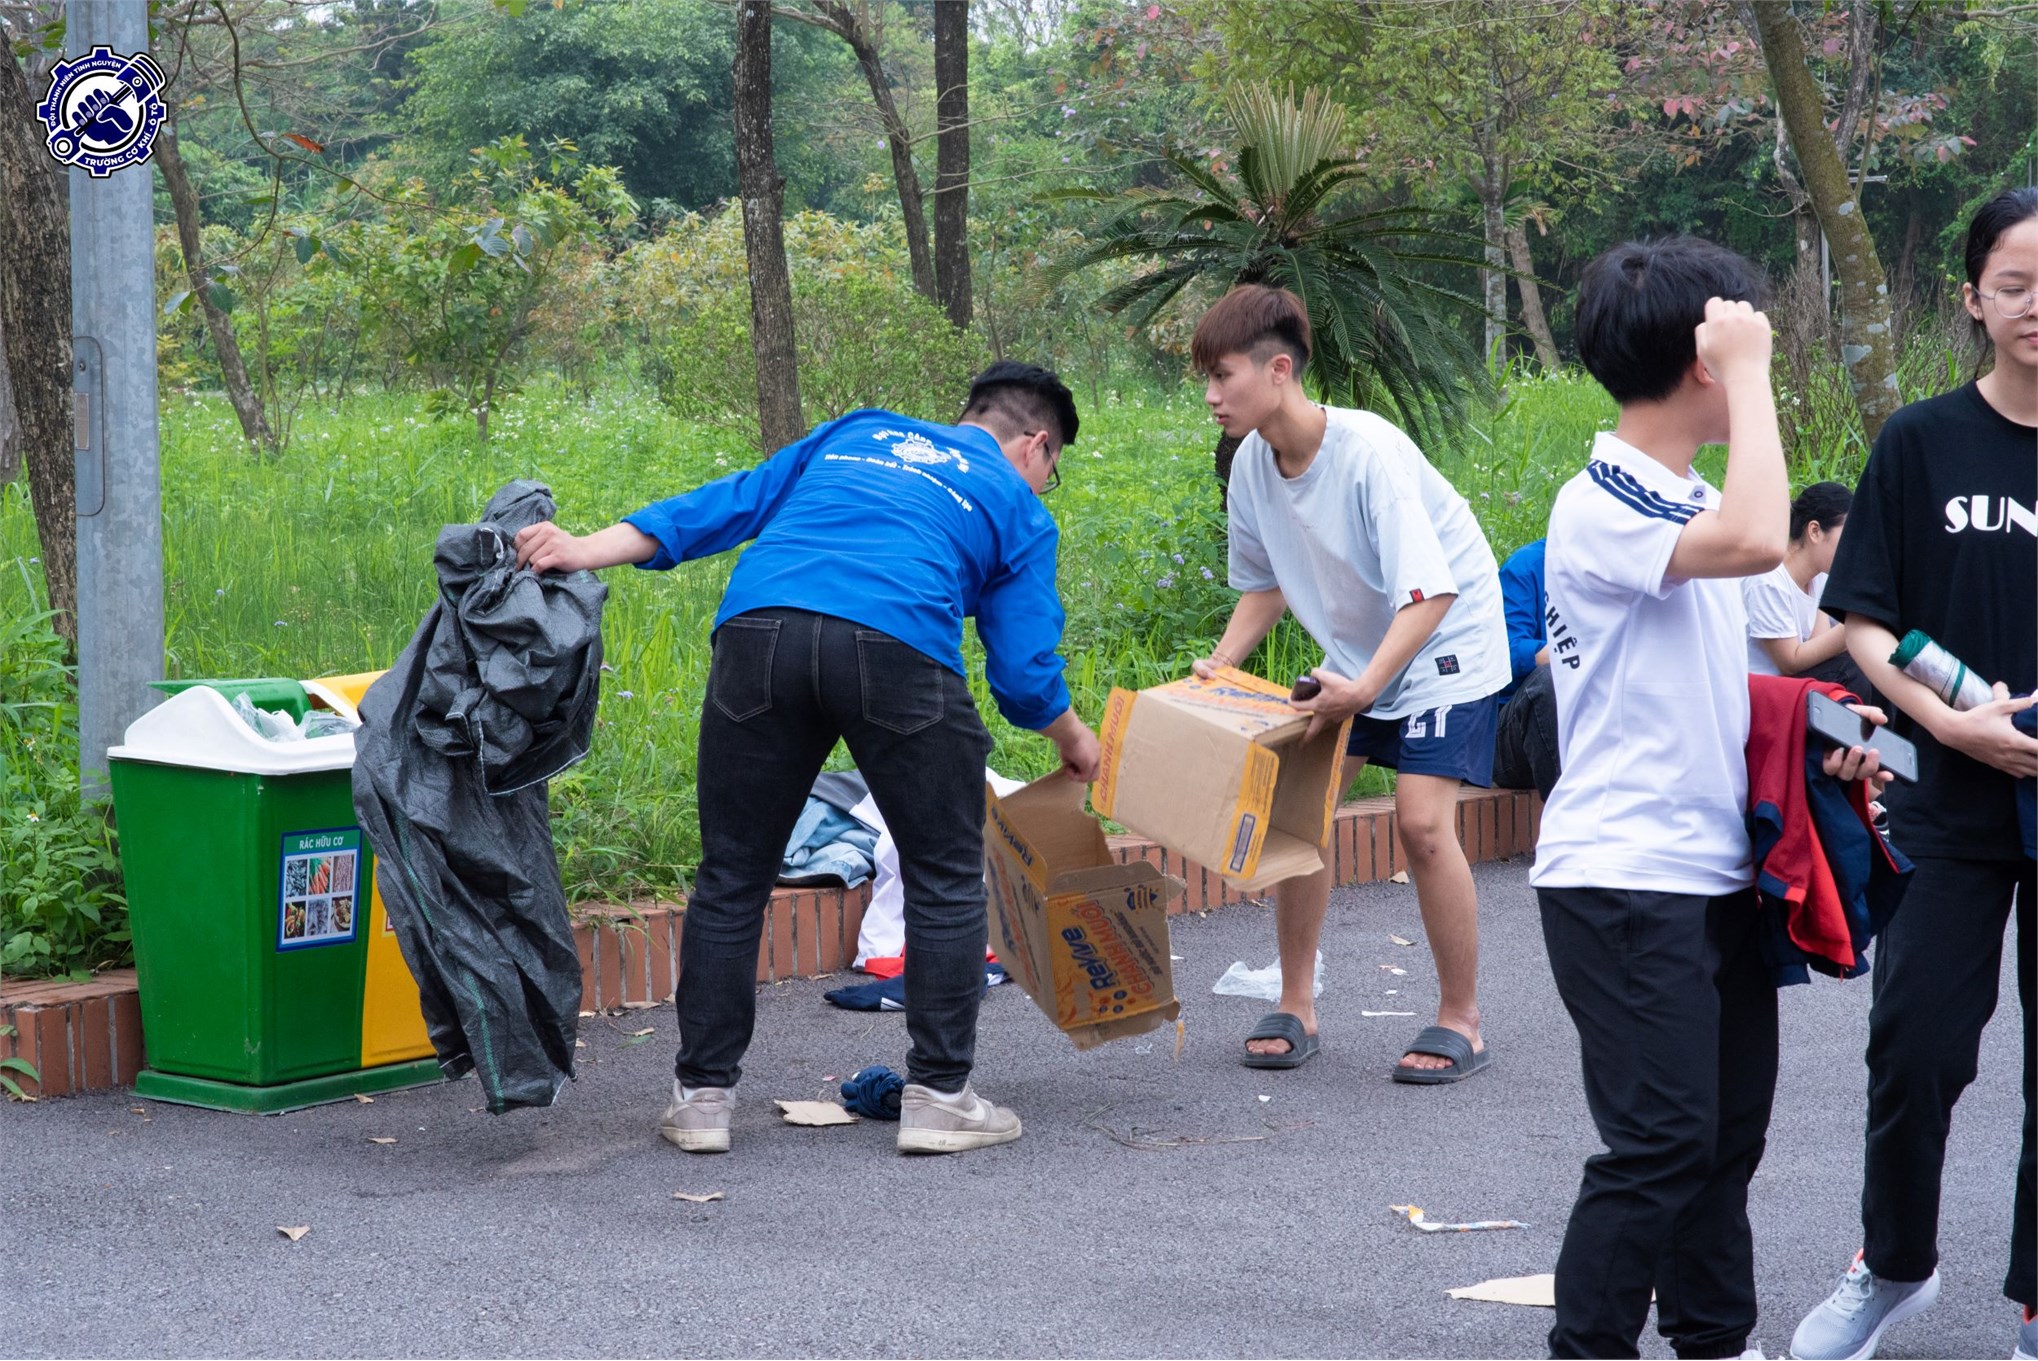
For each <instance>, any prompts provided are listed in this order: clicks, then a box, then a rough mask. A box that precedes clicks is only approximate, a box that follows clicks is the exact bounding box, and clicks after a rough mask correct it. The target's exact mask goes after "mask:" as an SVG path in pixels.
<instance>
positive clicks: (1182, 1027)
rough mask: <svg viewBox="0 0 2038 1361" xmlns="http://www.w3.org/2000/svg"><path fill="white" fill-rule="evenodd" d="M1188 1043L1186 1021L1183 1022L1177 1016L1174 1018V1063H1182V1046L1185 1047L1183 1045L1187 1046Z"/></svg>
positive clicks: (1187, 1025)
mask: <svg viewBox="0 0 2038 1361" xmlns="http://www.w3.org/2000/svg"><path fill="white" fill-rule="evenodd" d="M1188 1042H1189V1023H1188V1022H1187V1021H1185V1020H1183V1019H1182V1018H1181V1017H1179V1016H1177V1017H1176V1018H1175V1062H1176V1063H1180V1062H1181V1061H1182V1046H1183V1045H1185V1044H1187V1043H1188Z"/></svg>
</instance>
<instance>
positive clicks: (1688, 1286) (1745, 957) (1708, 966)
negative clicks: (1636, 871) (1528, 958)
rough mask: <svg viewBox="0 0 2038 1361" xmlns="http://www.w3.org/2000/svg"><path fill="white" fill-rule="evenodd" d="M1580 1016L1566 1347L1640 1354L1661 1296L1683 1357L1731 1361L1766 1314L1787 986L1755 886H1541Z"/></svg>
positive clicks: (1553, 948) (1555, 1352)
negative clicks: (1758, 1198)
mask: <svg viewBox="0 0 2038 1361" xmlns="http://www.w3.org/2000/svg"><path fill="white" fill-rule="evenodd" d="M1536 897H1537V900H1538V901H1539V903H1540V904H1541V907H1542V917H1543V940H1544V943H1545V944H1546V945H1547V946H1548V948H1549V954H1550V970H1551V972H1552V973H1554V974H1555V975H1556V979H1557V992H1558V995H1559V996H1561V997H1562V998H1563V999H1564V1006H1565V1009H1566V1010H1568V1011H1569V1012H1570V1013H1571V1019H1572V1021H1573V1022H1574V1023H1575V1024H1576V1025H1577V1027H1578V1047H1579V1053H1580V1057H1581V1058H1582V1059H1583V1061H1584V1069H1585V1103H1586V1105H1587V1106H1588V1107H1589V1108H1590V1109H1591V1111H1592V1120H1593V1123H1594V1124H1595V1125H1596V1126H1597V1127H1598V1129H1599V1137H1600V1139H1601V1141H1603V1142H1604V1143H1605V1144H1606V1149H1607V1151H1606V1152H1604V1153H1600V1154H1596V1155H1594V1156H1592V1157H1590V1158H1587V1159H1586V1160H1585V1179H1584V1181H1583V1183H1582V1184H1581V1185H1580V1187H1579V1190H1578V1203H1577V1204H1576V1206H1574V1207H1573V1209H1572V1211H1571V1222H1570V1225H1569V1227H1568V1228H1567V1229H1566V1230H1565V1232H1564V1246H1563V1249H1562V1251H1561V1252H1560V1253H1559V1254H1558V1257H1557V1324H1556V1326H1555V1327H1554V1328H1552V1329H1551V1330H1550V1354H1551V1355H1552V1356H1593V1357H1620V1356H1635V1355H1637V1354H1638V1351H1637V1346H1638V1343H1639V1341H1640V1338H1641V1333H1642V1326H1643V1324H1644V1323H1645V1322H1646V1321H1647V1319H1648V1313H1649V1292H1650V1289H1651V1288H1652V1287H1653V1288H1654V1290H1655V1292H1656V1312H1657V1325H1658V1327H1659V1328H1660V1330H1661V1331H1662V1333H1663V1335H1664V1336H1665V1337H1666V1338H1668V1339H1669V1340H1670V1343H1671V1345H1672V1346H1673V1347H1674V1348H1675V1349H1676V1351H1677V1354H1678V1355H1679V1356H1694V1357H1695V1356H1713V1357H1717V1356H1734V1355H1737V1354H1739V1353H1740V1352H1741V1351H1742V1350H1743V1349H1744V1348H1745V1347H1746V1346H1747V1345H1748V1333H1749V1331H1750V1330H1751V1329H1753V1328H1754V1326H1755V1253H1754V1238H1753V1235H1752V1233H1751V1232H1750V1230H1749V1227H1748V1182H1749V1179H1750V1178H1752V1177H1753V1176H1754V1175H1755V1167H1756V1164H1758V1163H1759V1162H1761V1161H1762V1149H1763V1145H1764V1142H1765V1140H1766V1138H1767V1135H1768V1130H1769V1106H1770V1101H1771V1098H1772V1097H1774V1095H1775V1093H1776V1065H1777V1038H1776V1034H1777V1032H1776V985H1775V983H1774V982H1773V981H1772V979H1771V975H1770V972H1769V969H1768V967H1767V966H1766V965H1764V964H1763V962H1762V950H1761V946H1760V942H1759V939H1758V935H1757V932H1756V929H1755V924H1756V923H1755V899H1754V894H1753V892H1752V891H1749V892H1742V893H1735V894H1729V895H1727V896H1724V897H1717V898H1707V897H1702V896H1697V895H1691V894H1677V893H1650V892H1627V891H1623V890H1620V889H1600V888H1554V889H1538V890H1537V891H1536Z"/></svg>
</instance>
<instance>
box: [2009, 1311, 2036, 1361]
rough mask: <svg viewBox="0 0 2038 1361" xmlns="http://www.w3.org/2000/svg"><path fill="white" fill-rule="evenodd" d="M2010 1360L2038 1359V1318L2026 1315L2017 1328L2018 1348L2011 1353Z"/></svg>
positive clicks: (2030, 1360)
mask: <svg viewBox="0 0 2038 1361" xmlns="http://www.w3.org/2000/svg"><path fill="white" fill-rule="evenodd" d="M2010 1361H2038V1318H2034V1317H2032V1316H2031V1315H2029V1314H2026V1315H2024V1322H2023V1325H2022V1326H2021V1327H2019V1328H2018V1329H2017V1349H2016V1350H2015V1351H2013V1352H2011V1353H2010Z"/></svg>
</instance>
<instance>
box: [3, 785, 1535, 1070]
mask: <svg viewBox="0 0 2038 1361" xmlns="http://www.w3.org/2000/svg"><path fill="white" fill-rule="evenodd" d="M1541 822H1542V804H1541V800H1539V799H1537V798H1536V796H1535V795H1534V794H1531V793H1527V792H1522V791H1517V790H1507V789H1471V788H1467V789H1463V790H1461V791H1459V795H1458V838H1459V840H1460V841H1461V842H1463V843H1464V847H1465V857H1466V859H1468V860H1471V861H1473V862H1474V863H1477V862H1480V861H1489V860H1505V859H1508V858H1510V857H1512V856H1516V855H1521V854H1525V853H1526V852H1528V851H1529V850H1531V849H1532V848H1533V847H1534V846H1535V844H1536V832H1537V830H1538V828H1539V827H1540V825H1541ZM1111 851H1112V854H1113V855H1115V856H1116V857H1117V858H1118V860H1119V861H1120V863H1125V862H1129V861H1132V860H1145V861H1147V862H1148V863H1150V864H1153V865H1155V866H1156V867H1158V868H1159V869H1160V870H1161V872H1162V873H1164V874H1172V875H1175V876H1177V877H1178V878H1180V879H1181V880H1182V881H1183V882H1184V883H1185V884H1186V885H1187V889H1188V891H1187V892H1186V893H1184V894H1183V895H1182V896H1181V897H1180V898H1178V899H1176V900H1175V902H1174V903H1173V904H1171V905H1170V909H1169V910H1170V911H1171V912H1175V913H1181V912H1209V911H1212V910H1214V909H1216V908H1219V907H1223V906H1227V905H1230V904H1233V903H1243V902H1257V901H1262V899H1261V898H1258V897H1252V896H1249V895H1246V894H1242V893H1240V892H1238V890H1236V889H1234V888H1232V887H1231V886H1230V885H1229V884H1226V883H1225V882H1224V881H1223V880H1222V879H1221V878H1219V877H1218V876H1217V875H1216V874H1215V873H1213V872H1211V871H1210V870H1208V869H1205V868H1204V867H1203V866H1202V865H1199V864H1197V863H1196V862H1194V861H1192V860H1187V859H1185V858H1183V857H1182V856H1180V855H1177V854H1175V853H1174V852H1172V851H1169V850H1167V849H1166V848H1165V847H1162V846H1157V845H1155V844H1154V843H1152V842H1150V841H1146V840H1144V839H1143V838H1140V837H1134V836H1116V837H1112V838H1111ZM1330 857H1331V868H1332V871H1333V872H1334V875H1335V881H1336V882H1337V883H1338V884H1340V885H1345V884H1366V883H1374V882H1377V881H1379V880H1382V879H1389V878H1392V877H1393V876H1394V875H1395V874H1396V873H1398V872H1399V871H1400V870H1402V869H1403V868H1405V867H1406V864H1407V856H1406V854H1405V853H1404V852H1403V850H1402V848H1401V839H1400V834H1399V832H1398V830H1397V828H1396V826H1395V816H1394V800H1393V798H1392V797H1391V796H1381V797H1377V798H1370V799H1360V800H1358V801H1357V802H1354V803H1348V804H1346V805H1345V806H1344V807H1342V808H1340V809H1339V810H1338V814H1337V820H1336V823H1335V825H1334V828H1333V830H1332V834H1331V844H1330ZM869 906H870V886H869V885H868V884H865V885H864V886H862V887H861V888H856V889H847V890H845V889H812V888H781V889H778V890H777V891H775V892H774V893H773V894H772V895H771V906H770V909H769V911H768V915H767V916H766V918H765V930H764V937H763V940H762V942H761V943H760V944H759V946H758V951H757V981H758V982H759V983H781V982H784V981H786V980H787V979H791V978H814V977H818V976H820V975H823V974H830V973H838V972H840V971H842V970H844V969H847V968H848V967H849V966H850V963H851V962H852V961H853V960H854V959H855V958H856V938H857V933H858V932H859V931H860V930H861V928H862V926H863V914H864V911H865V909H866V908H868V907H869ZM685 910H686V909H685V904H684V903H680V902H672V901H666V900H646V901H638V902H631V903H581V904H576V905H575V907H574V910H573V915H574V929H573V934H574V941H575V943H576V945H578V947H579V949H580V977H581V1001H580V1006H581V1009H582V1010H583V1011H609V1010H614V1009H617V1008H622V1007H632V1008H637V1007H650V1006H655V1005H658V1004H660V1003H662V1002H665V1001H668V1000H669V999H670V998H671V996H672V988H673V983H674V980H676V979H677V978H678V977H679V942H680V931H679V922H680V918H681V916H682V915H683V914H684V912H685ZM7 1025H12V1026H14V1027H15V1028H16V1029H17V1031H18V1032H19V1033H18V1034H16V1035H13V1036H10V1037H6V1038H0V1058H12V1057H20V1058H25V1059H27V1060H28V1061H29V1062H31V1063H33V1064H35V1065H36V1067H37V1068H38V1070H39V1071H40V1072H41V1073H42V1080H41V1082H40V1083H37V1082H31V1081H28V1080H26V1079H18V1080H20V1081H21V1085H22V1088H23V1089H24V1090H25V1091H26V1092H28V1093H29V1094H30V1095H31V1096H62V1095H66V1094H68V1093H71V1092H81V1091H92V1090H96V1089H99V1088H105V1087H125V1086H128V1085H129V1084H131V1083H132V1082H133V1081H134V1075H135V1073H136V1072H137V1071H139V1070H140V1068H141V1064H142V1033H141V1007H140V1003H139V1000H138V998H137V996H136V993H135V973H134V970H133V969H115V970H110V971H108V972H106V973H103V974H101V975H99V976H98V977H97V978H95V979H93V980H92V981H91V982H89V983H64V982H29V981H21V980H16V981H12V982H9V981H6V980H0V1026H7Z"/></svg>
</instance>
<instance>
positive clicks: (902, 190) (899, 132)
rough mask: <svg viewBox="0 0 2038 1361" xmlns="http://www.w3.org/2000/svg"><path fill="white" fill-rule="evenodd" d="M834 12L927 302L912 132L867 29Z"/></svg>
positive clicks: (929, 273)
mask: <svg viewBox="0 0 2038 1361" xmlns="http://www.w3.org/2000/svg"><path fill="white" fill-rule="evenodd" d="M823 8H824V9H825V10H830V11H835V12H837V14H838V18H839V21H840V22H841V23H842V24H843V25H844V27H843V28H842V29H840V30H838V31H840V32H841V33H842V37H843V40H844V41H845V42H847V43H848V44H849V50H850V51H851V52H854V53H855V54H856V64H857V66H858V67H860V68H861V69H862V71H863V79H864V82H865V83H866V84H868V85H869V86H870V98H871V102H872V103H873V104H875V105H877V116H878V121H879V122H880V123H881V124H883V125H884V130H885V144H886V145H887V146H889V147H890V148H891V152H892V179H893V181H894V182H896V183H897V185H898V187H899V217H900V219H901V221H902V223H903V225H904V227H905V230H906V257H907V259H908V260H910V261H911V262H912V266H913V287H914V288H915V289H917V290H918V291H919V293H920V295H921V296H922V297H924V298H926V299H927V300H928V301H929V302H936V303H938V302H939V301H940V298H939V296H938V295H937V293H936V290H935V287H934V262H933V260H932V259H931V258H929V255H928V252H927V214H926V210H925V209H924V208H923V207H922V198H921V194H920V172H919V171H917V170H915V169H914V168H913V133H912V130H911V129H910V128H908V127H907V126H906V120H905V119H904V118H903V117H901V116H900V114H899V106H898V104H897V102H895V101H894V100H893V99H892V85H891V81H890V80H889V79H888V78H887V77H886V76H885V67H884V62H883V61H881V60H880V59H879V57H878V50H877V45H876V43H875V42H874V41H872V38H871V34H870V32H869V30H868V29H866V28H864V27H863V25H862V24H861V23H860V22H858V21H857V19H856V16H855V15H854V14H852V13H850V11H849V10H848V8H847V7H846V6H844V5H840V4H834V5H825V6H823Z"/></svg>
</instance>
